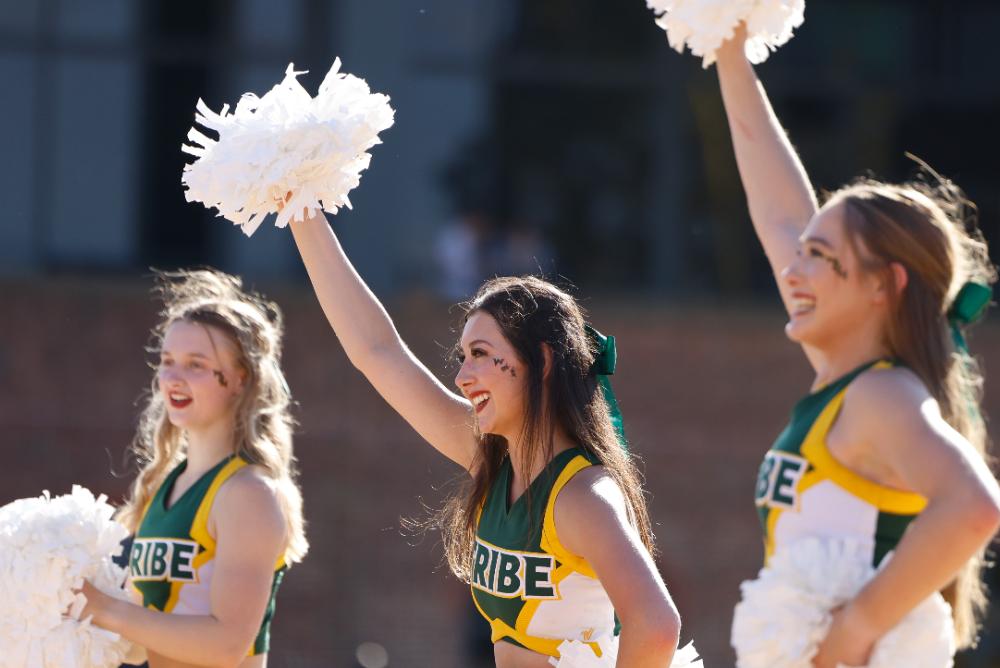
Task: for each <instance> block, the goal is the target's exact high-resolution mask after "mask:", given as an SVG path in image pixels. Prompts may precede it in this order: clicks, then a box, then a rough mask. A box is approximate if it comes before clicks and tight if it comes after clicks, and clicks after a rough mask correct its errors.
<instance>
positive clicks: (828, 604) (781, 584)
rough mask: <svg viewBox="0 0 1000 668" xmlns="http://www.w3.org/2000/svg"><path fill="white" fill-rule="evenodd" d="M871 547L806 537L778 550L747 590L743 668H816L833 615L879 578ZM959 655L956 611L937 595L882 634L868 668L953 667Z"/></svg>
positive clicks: (739, 657) (738, 631) (742, 613)
mask: <svg viewBox="0 0 1000 668" xmlns="http://www.w3.org/2000/svg"><path fill="white" fill-rule="evenodd" d="M870 559H871V548H870V546H869V545H864V544H862V543H860V542H858V541H852V540H846V539H821V538H805V539H802V540H798V541H795V542H794V543H792V544H791V545H788V546H782V547H781V548H779V549H778V550H776V551H775V553H774V555H773V556H772V557H771V561H770V563H769V564H768V566H767V567H765V568H764V569H763V570H761V572H760V575H759V577H758V578H757V579H756V580H751V581H747V582H744V583H743V584H742V585H741V586H740V590H741V592H742V594H743V599H742V600H741V601H740V603H739V604H737V606H736V610H735V611H734V615H733V629H732V644H733V647H734V648H735V649H736V665H737V667H738V668H812V658H813V657H814V656H815V655H816V652H817V650H818V648H819V643H820V642H822V640H823V638H825V637H826V633H827V630H828V629H829V627H830V623H831V621H832V616H831V611H832V610H834V609H835V608H837V607H840V606H841V605H843V604H844V603H846V602H847V601H849V600H850V599H851V598H853V597H854V596H855V595H857V593H858V591H860V590H861V588H862V587H863V586H864V585H865V584H866V583H867V582H868V581H869V580H870V579H871V578H872V577H874V576H875V573H876V571H875V569H874V568H872V566H871V564H870ZM954 655H955V639H954V630H953V624H952V618H951V608H950V607H949V606H948V604H947V603H946V602H945V601H944V599H943V598H942V597H941V595H940V594H937V593H935V594H933V595H932V596H930V597H929V598H927V600H925V601H924V602H923V603H921V604H920V605H919V606H917V607H916V608H915V609H913V610H912V611H910V613H909V614H908V615H907V616H906V617H905V618H903V620H902V621H901V622H900V623H899V624H898V625H897V626H896V627H895V628H893V629H892V630H891V631H889V633H887V634H886V635H885V636H883V637H882V638H881V639H880V640H879V642H878V644H876V646H875V649H874V651H873V653H872V657H871V660H870V662H869V664H868V667H867V668H899V666H907V668H948V667H950V666H951V665H952V658H953V657H954Z"/></svg>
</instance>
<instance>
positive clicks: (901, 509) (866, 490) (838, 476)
mask: <svg viewBox="0 0 1000 668" xmlns="http://www.w3.org/2000/svg"><path fill="white" fill-rule="evenodd" d="M891 367H892V365H891V364H890V363H889V362H884V361H883V362H879V363H878V364H876V365H875V366H873V367H872V368H873V369H888V368H891ZM846 394H847V388H846V387H845V388H844V389H843V390H841V391H840V392H839V393H838V394H837V396H835V397H834V398H833V399H832V400H831V401H830V403H828V404H827V405H826V407H825V408H824V409H823V412H822V413H820V415H819V417H818V418H816V422H814V423H813V426H812V428H811V429H810V430H809V434H808V435H807V436H806V439H805V441H804V442H803V443H802V449H801V452H802V454H803V455H804V456H805V458H806V459H808V460H809V463H810V464H812V465H813V468H815V469H816V471H817V472H818V473H819V474H820V475H822V476H823V477H824V478H828V479H829V480H832V481H833V482H834V483H836V484H837V485H839V486H840V487H843V488H844V489H846V490H847V491H848V492H850V493H851V494H853V495H854V496H856V497H858V498H859V499H862V500H864V501H867V502H868V503H870V504H871V505H873V506H875V507H876V508H877V509H878V510H880V511H882V512H886V513H893V514H895V515H916V514H917V513H919V512H921V511H922V510H923V509H924V508H925V507H926V506H927V499H926V498H924V497H923V496H921V495H920V494H917V493H916V492H905V491H903V490H899V489H894V488H892V487H887V486H885V485H880V484H879V483H877V482H874V481H872V480H869V479H868V478H865V477H864V476H862V475H860V474H858V473H855V472H854V471H852V470H851V469H849V468H847V467H846V466H844V465H843V464H841V463H840V462H839V461H837V459H836V458H835V457H834V456H833V455H832V454H831V453H830V450H829V448H828V447H827V445H826V437H827V435H828V434H829V433H830V428H831V427H832V426H833V422H834V420H836V418H837V415H838V414H839V413H840V408H841V406H842V405H843V403H844V396H845V395H846Z"/></svg>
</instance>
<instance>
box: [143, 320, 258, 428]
mask: <svg viewBox="0 0 1000 668" xmlns="http://www.w3.org/2000/svg"><path fill="white" fill-rule="evenodd" d="M242 382H243V381H242V372H241V371H240V369H239V365H238V364H237V354H236V348H235V344H234V343H233V342H232V341H230V339H229V337H228V336H227V335H226V334H224V333H223V332H222V330H220V329H218V328H217V327H213V326H211V325H203V324H200V323H196V322H189V321H187V320H177V321H174V322H173V323H171V324H170V326H169V327H167V330H166V332H165V334H164V336H163V343H162V345H161V348H160V365H159V369H158V372H157V384H158V387H159V390H160V393H161V395H162V396H163V402H164V405H165V406H166V410H167V417H168V419H169V420H170V422H171V424H173V425H174V426H176V427H179V428H181V429H187V430H192V429H195V430H197V429H205V428H208V427H211V426H213V425H214V424H217V423H218V422H219V421H221V420H231V419H232V417H233V411H234V410H235V406H236V400H237V397H238V396H239V394H240V389H241V387H242Z"/></svg>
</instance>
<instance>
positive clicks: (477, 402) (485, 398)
mask: <svg viewBox="0 0 1000 668" xmlns="http://www.w3.org/2000/svg"><path fill="white" fill-rule="evenodd" d="M469 400H470V401H471V402H472V406H473V408H475V410H476V413H477V414H478V413H481V412H482V411H483V409H484V408H486V404H488V403H489V401H490V394H489V392H480V393H479V394H475V395H473V396H471V397H469Z"/></svg>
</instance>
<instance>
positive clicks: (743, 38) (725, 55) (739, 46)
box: [715, 21, 747, 60]
mask: <svg viewBox="0 0 1000 668" xmlns="http://www.w3.org/2000/svg"><path fill="white" fill-rule="evenodd" d="M746 42H747V24H746V23H744V22H742V21H740V24H739V25H738V26H736V30H735V32H734V33H733V36H732V37H730V38H729V39H727V40H726V41H725V42H723V43H722V46H720V47H719V50H718V51H717V52H716V54H715V55H716V58H717V59H718V60H730V59H733V58H745V56H744V47H745V46H746Z"/></svg>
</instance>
